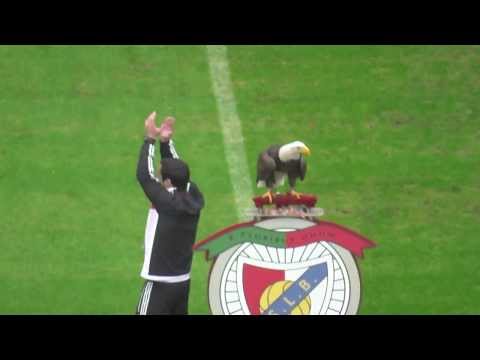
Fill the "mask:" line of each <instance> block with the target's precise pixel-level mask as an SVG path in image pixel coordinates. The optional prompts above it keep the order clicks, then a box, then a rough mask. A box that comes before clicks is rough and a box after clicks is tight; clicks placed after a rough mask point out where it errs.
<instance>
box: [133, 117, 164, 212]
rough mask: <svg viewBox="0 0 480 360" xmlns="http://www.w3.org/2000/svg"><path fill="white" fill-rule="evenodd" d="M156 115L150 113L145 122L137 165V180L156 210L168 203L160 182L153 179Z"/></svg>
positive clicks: (158, 132)
mask: <svg viewBox="0 0 480 360" xmlns="http://www.w3.org/2000/svg"><path fill="white" fill-rule="evenodd" d="M155 117H156V113H155V112H153V113H151V114H150V115H149V116H148V118H147V119H146V120H145V131H146V132H145V133H146V136H145V140H144V142H143V145H142V148H141V149H140V156H139V159H138V164H137V180H138V182H139V183H140V185H141V186H142V188H143V191H144V192H145V195H147V197H148V199H149V200H150V201H151V202H152V203H153V205H154V206H155V207H156V208H158V207H160V206H161V205H162V203H163V202H165V201H170V198H171V196H169V193H168V191H167V190H166V189H165V188H164V187H163V185H162V183H161V181H160V180H159V179H157V178H156V177H155V172H154V167H153V155H154V152H155V141H156V139H157V138H158V137H159V136H160V135H159V134H160V129H159V128H157V127H156V126H155Z"/></svg>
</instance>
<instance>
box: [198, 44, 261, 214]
mask: <svg viewBox="0 0 480 360" xmlns="http://www.w3.org/2000/svg"><path fill="white" fill-rule="evenodd" d="M207 55H208V63H209V66H210V76H211V79H212V85H213V92H214V94H215V98H216V101H217V109H218V119H219V122H220V125H221V127H222V131H223V142H224V149H225V156H226V159H227V163H228V170H229V174H230V181H231V182H232V185H233V191H234V194H235V202H236V206H237V216H238V218H239V219H242V220H243V219H244V218H245V215H244V212H245V210H246V209H247V208H250V207H252V201H251V198H252V183H251V181H250V173H249V170H248V166H247V159H246V154H245V148H244V145H243V135H242V127H241V123H240V119H239V117H238V113H237V107H236V104H235V96H234V94H233V90H232V83H231V80H230V71H229V67H228V58H227V47H226V46H207Z"/></svg>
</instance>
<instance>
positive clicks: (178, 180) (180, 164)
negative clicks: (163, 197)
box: [160, 158, 190, 191]
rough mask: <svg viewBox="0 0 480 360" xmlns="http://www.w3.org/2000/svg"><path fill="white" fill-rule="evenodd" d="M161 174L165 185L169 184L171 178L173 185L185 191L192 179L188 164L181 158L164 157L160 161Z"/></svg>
mask: <svg viewBox="0 0 480 360" xmlns="http://www.w3.org/2000/svg"><path fill="white" fill-rule="evenodd" d="M160 174H161V176H162V179H163V181H164V185H167V184H168V180H170V183H171V184H172V186H175V187H176V188H177V189H178V190H179V191H185V189H186V188H187V184H188V182H189V181H190V170H189V168H188V165H187V164H186V163H185V162H184V161H182V160H180V159H171V158H168V159H162V160H161V162H160ZM165 182H167V184H165Z"/></svg>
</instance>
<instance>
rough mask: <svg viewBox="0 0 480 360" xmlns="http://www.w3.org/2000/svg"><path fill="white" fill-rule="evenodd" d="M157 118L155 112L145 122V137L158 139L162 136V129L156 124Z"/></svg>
mask: <svg viewBox="0 0 480 360" xmlns="http://www.w3.org/2000/svg"><path fill="white" fill-rule="evenodd" d="M156 117H157V112H156V111H154V112H152V113H151V114H150V115H148V117H147V119H146V120H145V135H146V136H148V137H149V138H151V139H158V137H159V136H160V128H158V127H157V125H156V124H155V118H156Z"/></svg>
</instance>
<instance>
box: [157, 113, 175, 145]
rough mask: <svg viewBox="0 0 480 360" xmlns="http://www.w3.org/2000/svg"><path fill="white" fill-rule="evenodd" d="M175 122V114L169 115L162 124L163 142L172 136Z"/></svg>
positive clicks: (160, 134) (161, 135)
mask: <svg viewBox="0 0 480 360" xmlns="http://www.w3.org/2000/svg"><path fill="white" fill-rule="evenodd" d="M174 124H175V118H174V117H173V116H167V117H166V118H165V119H164V120H163V122H162V125H160V129H159V136H160V141H161V142H167V141H169V140H170V139H171V138H172V135H173V125H174Z"/></svg>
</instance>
